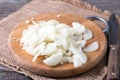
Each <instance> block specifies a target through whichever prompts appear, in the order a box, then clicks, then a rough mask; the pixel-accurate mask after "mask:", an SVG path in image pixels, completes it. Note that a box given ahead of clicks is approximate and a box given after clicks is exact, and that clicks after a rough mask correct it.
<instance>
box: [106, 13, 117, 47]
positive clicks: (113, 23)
mask: <svg viewBox="0 0 120 80" xmlns="http://www.w3.org/2000/svg"><path fill="white" fill-rule="evenodd" d="M108 23H109V25H110V30H109V45H117V43H118V34H119V23H118V21H117V19H116V16H115V15H114V14H112V15H111V16H110V19H109V21H108Z"/></svg>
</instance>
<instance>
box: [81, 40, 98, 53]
mask: <svg viewBox="0 0 120 80" xmlns="http://www.w3.org/2000/svg"><path fill="white" fill-rule="evenodd" d="M98 48H99V44H98V42H97V41H95V42H93V43H91V44H89V45H88V46H86V47H85V48H84V49H83V50H84V51H85V52H93V51H96V50H97V49H98Z"/></svg>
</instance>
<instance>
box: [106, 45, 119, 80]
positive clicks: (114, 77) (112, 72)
mask: <svg viewBox="0 0 120 80" xmlns="http://www.w3.org/2000/svg"><path fill="white" fill-rule="evenodd" d="M118 76H119V69H118V45H110V53H109V58H108V71H107V80H119V79H118V78H119V77H118Z"/></svg>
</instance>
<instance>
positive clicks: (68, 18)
mask: <svg viewBox="0 0 120 80" xmlns="http://www.w3.org/2000/svg"><path fill="white" fill-rule="evenodd" d="M58 14H60V15H61V17H57V15H58ZM31 18H32V17H31ZM31 18H29V19H31ZM33 18H35V20H36V21H40V20H50V19H55V20H58V21H59V22H63V23H66V24H68V25H70V26H71V23H72V22H73V21H77V22H79V23H81V24H83V25H84V26H85V27H87V28H88V29H90V30H92V32H93V38H92V39H91V40H89V41H88V42H87V45H88V44H90V43H92V42H94V41H98V43H99V49H98V50H97V51H95V52H91V53H86V55H87V57H88V61H87V63H85V64H84V65H83V66H82V67H79V68H74V67H73V64H64V65H58V66H56V67H50V66H47V65H45V64H44V63H43V62H42V61H43V58H42V57H39V58H38V59H37V60H36V61H35V62H34V63H33V62H32V58H33V57H32V56H31V55H28V54H27V53H26V52H25V51H23V50H22V49H21V47H20V43H19V42H18V41H16V40H14V38H20V37H21V36H22V32H23V30H25V29H27V28H28V26H29V24H25V21H26V20H29V19H26V20H24V21H22V22H21V23H20V24H18V25H17V26H16V27H15V28H14V29H13V30H12V32H11V34H10V36H9V42H8V43H9V47H10V49H11V51H12V53H11V54H14V56H13V57H15V59H16V62H18V63H19V65H20V66H21V67H22V68H24V69H26V70H29V71H31V72H33V73H36V74H39V75H42V76H47V77H68V76H74V75H77V74H80V73H83V72H86V71H88V70H90V69H91V68H93V67H94V66H96V65H97V64H98V63H99V62H100V61H101V60H102V58H103V57H104V55H105V52H106V48H107V41H106V37H105V35H104V33H103V32H102V30H101V29H100V28H99V27H98V26H97V25H96V24H95V23H93V22H92V21H90V20H88V19H85V18H83V17H81V16H78V15H74V14H69V13H45V14H40V15H37V16H34V17H33Z"/></svg>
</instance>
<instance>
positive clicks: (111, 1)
mask: <svg viewBox="0 0 120 80" xmlns="http://www.w3.org/2000/svg"><path fill="white" fill-rule="evenodd" d="M29 1H31V0H0V19H3V18H4V17H6V16H8V15H9V14H11V13H13V12H14V11H16V10H18V9H19V8H20V7H22V6H23V5H25V4H26V3H28V2H29ZM68 1H69V0H68ZM82 1H87V2H88V3H90V4H92V5H95V6H97V7H98V8H101V9H103V10H109V11H111V12H112V13H115V14H117V15H120V9H119V8H120V5H119V3H120V0H82Z"/></svg>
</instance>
